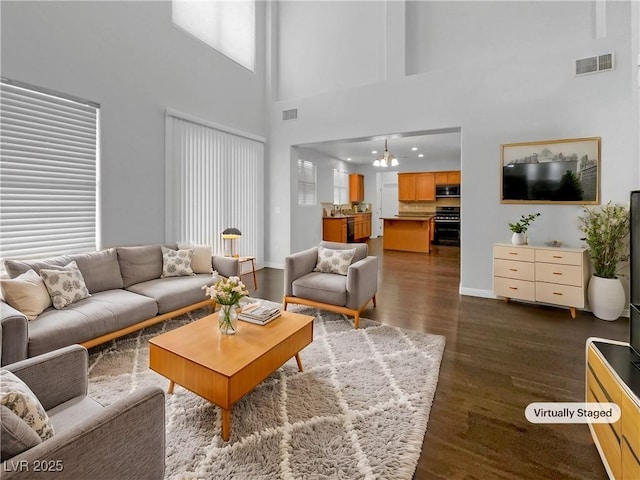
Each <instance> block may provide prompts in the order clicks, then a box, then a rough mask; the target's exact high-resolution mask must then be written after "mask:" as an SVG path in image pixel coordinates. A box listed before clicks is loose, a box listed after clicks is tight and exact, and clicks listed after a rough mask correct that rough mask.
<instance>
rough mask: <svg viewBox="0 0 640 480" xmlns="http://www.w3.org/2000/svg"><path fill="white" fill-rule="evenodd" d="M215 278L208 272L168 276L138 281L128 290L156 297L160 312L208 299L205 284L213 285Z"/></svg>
mask: <svg viewBox="0 0 640 480" xmlns="http://www.w3.org/2000/svg"><path fill="white" fill-rule="evenodd" d="M214 281H215V278H213V277H212V276H211V275H207V274H203V273H201V274H197V275H195V276H191V277H167V278H159V279H156V280H149V281H148V282H142V283H137V284H136V285H132V286H131V287H129V288H128V289H127V290H129V291H131V292H134V293H137V294H140V295H145V296H146V297H149V298H152V299H154V300H155V301H156V302H157V304H158V313H159V314H163V313H167V312H171V311H173V310H177V309H179V308H182V307H186V306H187V305H191V304H193V303H197V302H201V301H203V300H206V299H207V298H208V297H207V296H206V295H205V293H204V290H202V288H201V287H202V286H203V285H213V283H214Z"/></svg>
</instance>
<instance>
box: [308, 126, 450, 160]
mask: <svg viewBox="0 0 640 480" xmlns="http://www.w3.org/2000/svg"><path fill="white" fill-rule="evenodd" d="M385 139H386V140H387V144H388V149H389V153H390V154H392V155H394V156H395V157H396V158H398V159H400V160H402V159H415V160H425V161H427V160H430V159H431V160H453V161H460V129H458V128H452V129H441V130H435V131H429V132H410V133H402V134H389V135H377V136H374V137H362V138H351V139H343V140H333V141H330V142H318V143H306V144H303V145H298V146H299V147H303V148H307V149H311V150H315V151H316V152H319V153H321V154H322V155H323V156H327V157H331V158H335V159H339V160H343V161H348V162H350V163H356V164H371V163H373V161H374V160H375V159H376V158H377V157H379V156H381V155H382V154H383V152H384V141H385ZM413 148H417V150H412V149H413ZM373 150H376V151H377V152H378V153H376V154H374V153H371V152H372V151H373ZM418 154H423V155H424V157H418ZM349 158H351V160H348V159H349Z"/></svg>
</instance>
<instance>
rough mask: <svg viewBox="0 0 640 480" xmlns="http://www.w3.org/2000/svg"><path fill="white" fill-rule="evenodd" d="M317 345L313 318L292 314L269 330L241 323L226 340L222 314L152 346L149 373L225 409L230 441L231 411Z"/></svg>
mask: <svg viewBox="0 0 640 480" xmlns="http://www.w3.org/2000/svg"><path fill="white" fill-rule="evenodd" d="M312 341H313V317H310V316H307V315H300V314H297V313H291V312H284V311H283V312H282V315H281V316H280V317H279V318H277V319H275V320H273V321H272V322H270V323H268V324H267V325H254V324H252V323H246V322H238V331H237V333H236V334H235V335H223V334H221V333H220V330H219V328H218V314H217V313H215V314H213V315H209V316H206V317H204V318H202V319H200V320H196V321H195V322H192V323H189V324H187V325H185V326H183V327H180V328H176V329H175V330H172V331H170V332H167V333H163V334H162V335H158V336H157V337H154V338H152V339H151V340H149V368H151V370H154V371H155V372H157V373H159V374H160V375H162V376H164V377H167V378H168V379H169V381H170V382H169V390H168V392H169V393H173V388H174V385H175V384H178V385H181V386H183V387H184V388H186V389H188V390H191V391H192V392H193V393H196V394H197V395H200V396H201V397H202V398H205V399H206V400H208V401H210V402H211V403H215V404H216V405H218V406H219V407H220V408H221V409H222V438H223V439H224V440H225V441H227V440H229V431H230V425H231V408H232V406H233V404H234V403H236V402H237V401H238V400H240V399H241V398H242V397H243V396H244V395H246V394H247V393H248V392H250V391H251V390H252V389H253V388H255V386H256V385H258V384H259V383H260V382H262V381H263V380H264V379H265V378H267V377H268V376H269V375H271V374H272V373H273V372H275V371H276V370H277V369H278V368H280V367H281V366H282V365H283V364H284V363H285V362H286V361H287V360H289V359H290V358H292V357H295V358H296V361H297V363H298V369H299V370H300V371H302V362H301V360H300V354H299V352H300V350H302V349H303V348H304V347H306V346H307V345H309V344H310V343H311V342H312Z"/></svg>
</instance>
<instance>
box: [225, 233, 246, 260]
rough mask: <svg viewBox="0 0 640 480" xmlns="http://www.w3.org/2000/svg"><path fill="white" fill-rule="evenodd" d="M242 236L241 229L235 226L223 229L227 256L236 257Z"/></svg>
mask: <svg viewBox="0 0 640 480" xmlns="http://www.w3.org/2000/svg"><path fill="white" fill-rule="evenodd" d="M241 236H242V233H240V230H238V229H237V228H235V227H229V228H225V229H224V230H223V231H222V245H223V250H224V256H225V257H235V258H237V257H238V256H239V255H238V239H239V238H240V237H241Z"/></svg>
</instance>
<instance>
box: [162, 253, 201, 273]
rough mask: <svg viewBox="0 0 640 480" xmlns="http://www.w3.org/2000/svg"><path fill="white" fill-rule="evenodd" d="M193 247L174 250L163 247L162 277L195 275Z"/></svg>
mask: <svg viewBox="0 0 640 480" xmlns="http://www.w3.org/2000/svg"><path fill="white" fill-rule="evenodd" d="M192 257H193V249H192V248H188V249H185V250H172V249H170V248H167V247H162V278H165V277H184V276H187V275H195V273H193V270H192V269H191V258H192Z"/></svg>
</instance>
